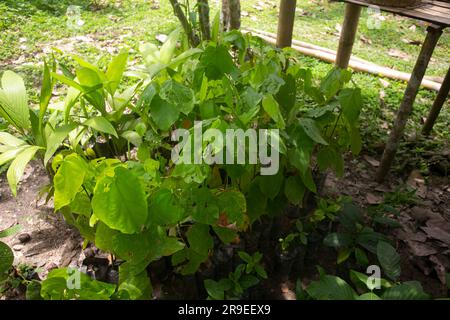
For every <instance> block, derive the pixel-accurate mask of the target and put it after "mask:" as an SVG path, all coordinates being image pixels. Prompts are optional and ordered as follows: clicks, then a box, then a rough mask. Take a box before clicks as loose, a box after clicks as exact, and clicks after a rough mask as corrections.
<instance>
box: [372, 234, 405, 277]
mask: <svg viewBox="0 0 450 320" xmlns="http://www.w3.org/2000/svg"><path fill="white" fill-rule="evenodd" d="M377 258H378V261H379V262H380V264H381V267H382V268H383V271H384V272H385V273H386V275H387V276H388V277H389V278H390V279H392V280H394V281H395V280H397V278H398V277H399V276H400V273H401V267H400V255H399V254H398V253H397V251H396V250H395V249H394V247H392V246H391V245H390V244H389V243H387V242H384V241H380V242H378V245H377Z"/></svg>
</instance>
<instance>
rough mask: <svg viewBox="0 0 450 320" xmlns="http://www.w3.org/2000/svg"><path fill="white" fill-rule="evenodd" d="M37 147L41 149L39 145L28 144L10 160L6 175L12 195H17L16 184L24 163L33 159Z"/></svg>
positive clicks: (21, 173)
mask: <svg viewBox="0 0 450 320" xmlns="http://www.w3.org/2000/svg"><path fill="white" fill-rule="evenodd" d="M39 149H41V147H37V146H30V147H28V148H26V149H24V150H23V151H22V152H20V153H19V154H18V155H17V157H16V158H15V159H14V160H13V161H12V162H11V164H10V166H9V168H8V172H7V173H6V176H7V178H8V184H9V187H10V188H11V192H12V194H13V195H14V196H16V195H17V184H18V183H19V180H20V178H21V177H22V175H23V172H24V171H25V167H26V165H27V164H28V162H30V161H31V159H33V157H34V155H35V154H36V152H37V151H38V150H39Z"/></svg>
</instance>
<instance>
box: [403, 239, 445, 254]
mask: <svg viewBox="0 0 450 320" xmlns="http://www.w3.org/2000/svg"><path fill="white" fill-rule="evenodd" d="M406 243H407V244H408V247H409V249H410V250H411V252H412V253H413V254H414V255H415V256H418V257H426V256H431V255H432V254H436V253H437V252H438V251H437V250H436V249H434V248H433V247H431V246H429V245H427V244H425V243H421V242H417V241H413V240H407V241H406Z"/></svg>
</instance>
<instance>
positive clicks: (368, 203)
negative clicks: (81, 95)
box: [0, 0, 450, 298]
mask: <svg viewBox="0 0 450 320" xmlns="http://www.w3.org/2000/svg"><path fill="white" fill-rule="evenodd" d="M99 2H100V3H108V5H106V6H99V7H92V6H90V5H89V3H90V1H87V0H71V1H69V0H61V1H56V0H55V1H53V0H30V1H22V0H4V1H2V2H1V3H0V31H1V33H0V74H1V73H2V72H3V71H4V70H13V71H16V72H18V73H20V74H21V75H23V76H24V77H25V80H26V82H27V87H31V88H33V89H32V90H31V91H30V98H31V100H32V101H34V102H36V101H37V96H38V88H39V85H40V74H41V69H42V62H43V58H44V57H45V55H46V54H48V53H49V52H51V49H52V48H54V47H55V48H58V49H60V50H62V51H64V52H65V53H74V54H80V55H82V56H85V57H87V58H90V59H92V60H93V61H94V60H98V61H99V62H100V64H102V63H105V62H106V61H108V59H109V57H110V56H111V55H113V54H115V53H117V52H119V51H120V49H121V48H123V47H127V48H131V51H132V59H131V61H130V64H131V65H133V64H135V63H138V62H139V56H138V47H139V44H140V43H142V42H154V43H157V40H156V39H155V37H156V36H157V35H159V34H168V33H169V32H170V31H171V30H172V29H173V28H174V27H175V26H176V25H177V21H176V19H175V18H173V17H172V11H171V8H170V5H169V4H168V2H167V1H151V0H147V1H146V0H137V1H126V0H123V1H120V0H115V1H99ZM210 2H211V3H213V4H215V3H216V2H217V1H210ZM242 3H243V8H242V9H243V27H253V28H258V29H262V30H265V31H270V32H275V31H276V22H277V14H276V12H277V11H276V10H277V5H276V4H277V3H278V1H274V0H271V1H268V0H266V1H254V0H249V1H247V0H246V1H242ZM297 3H298V4H297V13H296V22H295V30H294V37H295V38H297V39H299V40H303V41H308V42H311V43H314V44H318V45H321V46H324V47H328V48H330V49H335V48H336V47H337V43H338V36H339V29H340V24H341V23H342V19H343V5H342V4H340V3H331V4H329V3H328V1H297ZM69 5H78V6H80V7H81V20H82V21H83V24H82V26H80V28H79V29H78V30H74V29H69V28H67V24H66V21H67V19H66V10H67V7H68V6H69ZM213 7H214V8H215V6H213ZM213 12H215V10H213ZM381 17H382V18H378V19H379V23H380V28H379V29H373V28H369V27H368V26H369V23H368V21H369V19H370V12H368V11H367V10H364V11H363V15H362V21H361V24H360V30H359V34H358V39H357V43H356V45H355V50H354V53H355V54H356V55H357V56H359V57H360V58H364V59H367V60H369V61H372V62H375V63H377V64H380V65H384V66H388V67H393V68H396V69H398V70H400V71H405V72H410V71H411V70H412V67H413V65H414V62H415V58H416V57H417V54H418V52H419V50H420V43H421V41H422V40H423V39H424V35H425V29H426V25H424V24H422V23H418V22H417V21H413V20H409V19H403V18H400V17H397V16H394V15H390V14H382V15H381ZM418 44H419V45H418ZM449 52H450V33H449V32H448V31H446V32H445V33H444V34H443V36H442V38H441V40H440V42H439V44H438V47H437V49H436V52H435V54H434V56H433V58H432V61H431V63H430V66H429V69H428V75H430V76H435V77H442V76H443V75H444V74H445V72H446V71H447V69H448V66H449V65H450V55H449ZM298 59H299V63H301V64H303V65H304V66H305V67H309V68H311V69H312V70H313V73H314V74H315V75H317V76H322V75H324V74H325V73H326V72H328V71H329V70H330V68H331V65H330V64H327V63H324V62H321V61H318V60H316V59H313V58H309V57H304V56H299V57H298ZM354 79H355V82H356V84H357V85H358V86H359V87H361V88H362V93H363V96H364V106H363V112H362V119H361V124H362V128H361V129H362V137H363V143H364V152H363V155H361V156H360V157H358V158H357V159H350V158H349V159H347V161H346V168H347V170H346V173H345V175H344V177H342V178H336V177H334V176H333V175H331V174H330V175H328V178H327V180H326V183H325V190H324V194H323V195H322V196H324V197H330V198H336V197H338V196H341V195H347V196H351V197H352V198H353V200H354V202H355V203H357V204H359V205H360V206H361V207H363V208H370V207H373V206H377V205H380V204H384V203H386V204H389V205H392V206H394V207H395V208H396V209H397V210H398V211H399V213H400V214H399V216H398V217H396V219H397V220H398V221H399V223H400V224H401V228H399V229H397V230H396V231H395V232H394V233H392V234H389V235H390V236H391V237H392V238H393V239H396V247H397V249H398V250H399V251H400V253H401V256H402V268H403V273H402V277H403V278H405V279H408V280H410V279H417V280H420V281H421V283H422V285H423V286H424V289H425V290H426V291H428V292H430V293H433V294H434V295H435V296H440V295H442V293H445V286H444V285H443V281H442V280H443V279H442V276H443V274H444V273H445V270H447V272H448V271H449V268H450V250H449V247H450V240H449V237H450V181H449V178H448V170H449V163H450V149H449V141H450V128H449V126H448V124H449V123H450V110H449V108H448V107H444V108H443V110H442V112H441V116H440V118H439V119H438V122H437V123H436V126H435V131H434V133H433V136H432V137H430V138H423V137H421V136H420V134H418V132H419V131H420V127H421V125H422V124H423V120H424V117H425V116H426V114H427V110H428V108H429V107H430V106H431V104H432V101H433V99H434V98H435V95H436V93H435V92H432V91H429V90H424V89H422V90H420V91H419V94H418V97H417V100H416V104H415V106H414V111H413V115H412V117H411V119H410V121H409V122H408V125H407V129H406V137H405V139H404V142H403V143H402V144H401V146H400V150H399V152H398V155H397V157H396V160H395V163H394V166H393V169H392V173H391V175H390V176H389V177H388V179H387V181H386V183H384V184H383V185H378V184H376V183H375V182H374V179H373V174H374V172H375V170H376V167H377V166H378V165H379V162H378V160H379V159H380V156H381V152H382V148H383V143H384V141H385V139H386V137H387V135H388V132H389V129H390V127H391V126H392V120H393V117H394V114H395V111H396V110H397V108H398V106H399V104H400V101H401V99H402V96H403V91H404V89H405V87H406V84H405V83H403V82H397V81H392V80H387V79H382V78H378V77H375V76H372V75H367V74H361V73H357V74H355V75H354ZM55 94H58V92H55ZM0 127H1V123H0ZM0 172H1V168H0ZM46 183H48V178H47V176H46V174H45V171H44V170H43V168H42V167H41V166H40V165H39V164H37V163H33V164H32V165H31V166H28V167H27V170H26V175H25V178H24V180H23V181H22V183H21V186H20V189H19V193H18V196H17V198H13V197H12V196H11V195H10V191H9V189H8V185H7V182H6V177H5V174H1V176H0V230H2V229H5V228H7V227H9V226H11V225H14V224H16V223H19V224H21V225H22V227H23V228H22V230H21V232H20V233H19V234H23V233H27V234H28V235H30V239H29V241H27V242H26V243H20V241H19V240H18V235H16V236H12V237H9V238H6V239H5V241H6V242H7V243H8V244H9V245H11V246H12V247H13V248H14V253H15V256H16V263H17V264H20V263H23V264H27V265H31V266H33V267H37V268H38V273H39V276H41V277H45V274H46V273H47V272H48V270H51V269H52V268H55V267H56V266H67V265H78V266H79V265H81V264H82V262H83V260H84V259H85V258H86V255H85V253H84V252H83V250H82V239H81V237H80V236H79V235H78V233H77V232H76V231H75V230H73V229H72V228H71V227H69V226H68V225H67V224H66V223H65V222H64V221H63V219H62V218H61V216H60V215H58V214H55V213H54V212H53V208H52V203H51V202H49V203H48V204H45V201H44V200H45V199H40V200H39V199H38V195H39V191H40V188H41V187H42V186H43V185H45V184H46ZM333 252H334V251H333ZM330 257H331V258H330ZM323 259H325V260H327V262H326V263H325V261H322V260H323ZM315 261H316V262H321V264H322V265H325V266H328V268H330V270H328V271H329V272H332V271H333V269H335V270H336V268H337V269H338V268H339V266H336V263H335V256H334V255H332V256H330V255H328V256H327V255H322V256H318V257H316V260H315ZM311 268H315V265H314V264H312V265H311ZM314 273H315V271H314ZM309 274H313V271H312V270H309ZM306 278H307V277H306ZM306 281H308V279H306ZM161 286H163V284H161V285H160V286H159V287H158V284H155V292H157V291H158V290H160V291H161V292H163V291H164V288H161ZM158 288H159V289H158ZM156 289H157V290H156ZM292 289H293V283H291V282H289V281H287V282H277V283H276V284H274V283H271V284H270V288H269V291H268V295H271V296H280V297H281V296H284V298H290V297H292V294H293V293H292ZM271 291H274V292H271ZM161 294H162V295H163V293H161ZM272 294H273V295H272ZM19 296H20V295H19Z"/></svg>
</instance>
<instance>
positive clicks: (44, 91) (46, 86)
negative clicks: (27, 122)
mask: <svg viewBox="0 0 450 320" xmlns="http://www.w3.org/2000/svg"><path fill="white" fill-rule="evenodd" d="M52 91H53V81H52V76H51V73H50V68H49V67H48V64H47V61H46V60H45V59H44V75H43V79H42V86H41V96H40V100H39V125H40V126H42V123H43V120H44V116H45V112H46V111H47V107H48V104H49V102H50V99H51V98H52Z"/></svg>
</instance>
